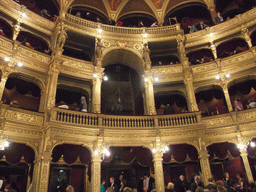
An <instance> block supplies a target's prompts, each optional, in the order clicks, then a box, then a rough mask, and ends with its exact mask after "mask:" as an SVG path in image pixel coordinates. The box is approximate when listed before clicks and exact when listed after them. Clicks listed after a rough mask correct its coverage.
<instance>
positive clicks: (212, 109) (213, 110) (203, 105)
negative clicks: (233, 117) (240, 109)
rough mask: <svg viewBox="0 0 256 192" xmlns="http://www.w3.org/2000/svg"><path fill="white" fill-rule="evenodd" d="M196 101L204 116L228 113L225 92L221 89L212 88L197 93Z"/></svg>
mask: <svg viewBox="0 0 256 192" xmlns="http://www.w3.org/2000/svg"><path fill="white" fill-rule="evenodd" d="M196 102H197V105H198V108H199V111H202V116H209V115H219V114H225V113H228V108H227V104H226V100H225V97H224V93H223V91H222V90H220V89H216V88H213V89H210V90H206V91H200V92H198V93H196Z"/></svg>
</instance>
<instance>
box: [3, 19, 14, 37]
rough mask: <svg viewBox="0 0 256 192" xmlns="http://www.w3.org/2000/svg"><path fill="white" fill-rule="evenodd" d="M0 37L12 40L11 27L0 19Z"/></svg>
mask: <svg viewBox="0 0 256 192" xmlns="http://www.w3.org/2000/svg"><path fill="white" fill-rule="evenodd" d="M0 35H2V36H4V37H7V38H8V39H11V38H12V27H11V26H10V24H9V23H7V22H6V21H5V20H3V19H0Z"/></svg>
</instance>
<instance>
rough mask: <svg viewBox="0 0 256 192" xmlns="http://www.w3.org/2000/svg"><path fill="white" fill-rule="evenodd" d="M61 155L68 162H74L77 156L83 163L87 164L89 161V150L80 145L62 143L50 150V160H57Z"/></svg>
mask: <svg viewBox="0 0 256 192" xmlns="http://www.w3.org/2000/svg"><path fill="white" fill-rule="evenodd" d="M62 155H63V159H64V161H65V162H66V163H68V164H72V163H74V162H75V161H76V160H77V158H78V157H79V158H80V161H81V162H82V163H83V164H88V163H89V162H90V161H91V153H90V151H89V150H88V149H87V148H86V147H83V146H81V145H70V144H63V145H58V146H56V147H55V148H54V149H53V151H52V161H53V162H58V161H59V160H60V158H61V156H62Z"/></svg>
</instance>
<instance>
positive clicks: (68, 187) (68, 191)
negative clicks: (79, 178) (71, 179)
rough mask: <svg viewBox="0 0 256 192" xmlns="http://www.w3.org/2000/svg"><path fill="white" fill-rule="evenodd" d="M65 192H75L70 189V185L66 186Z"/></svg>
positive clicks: (72, 188)
mask: <svg viewBox="0 0 256 192" xmlns="http://www.w3.org/2000/svg"><path fill="white" fill-rule="evenodd" d="M66 192H75V190H74V187H72V186H71V185H69V186H67V188H66Z"/></svg>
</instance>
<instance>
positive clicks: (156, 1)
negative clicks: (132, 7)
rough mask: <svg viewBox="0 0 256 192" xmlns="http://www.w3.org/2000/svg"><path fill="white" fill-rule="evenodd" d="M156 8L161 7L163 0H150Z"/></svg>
mask: <svg viewBox="0 0 256 192" xmlns="http://www.w3.org/2000/svg"><path fill="white" fill-rule="evenodd" d="M151 1H152V3H153V4H154V5H155V7H156V8H157V9H161V8H162V6H163V3H164V0H151Z"/></svg>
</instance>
